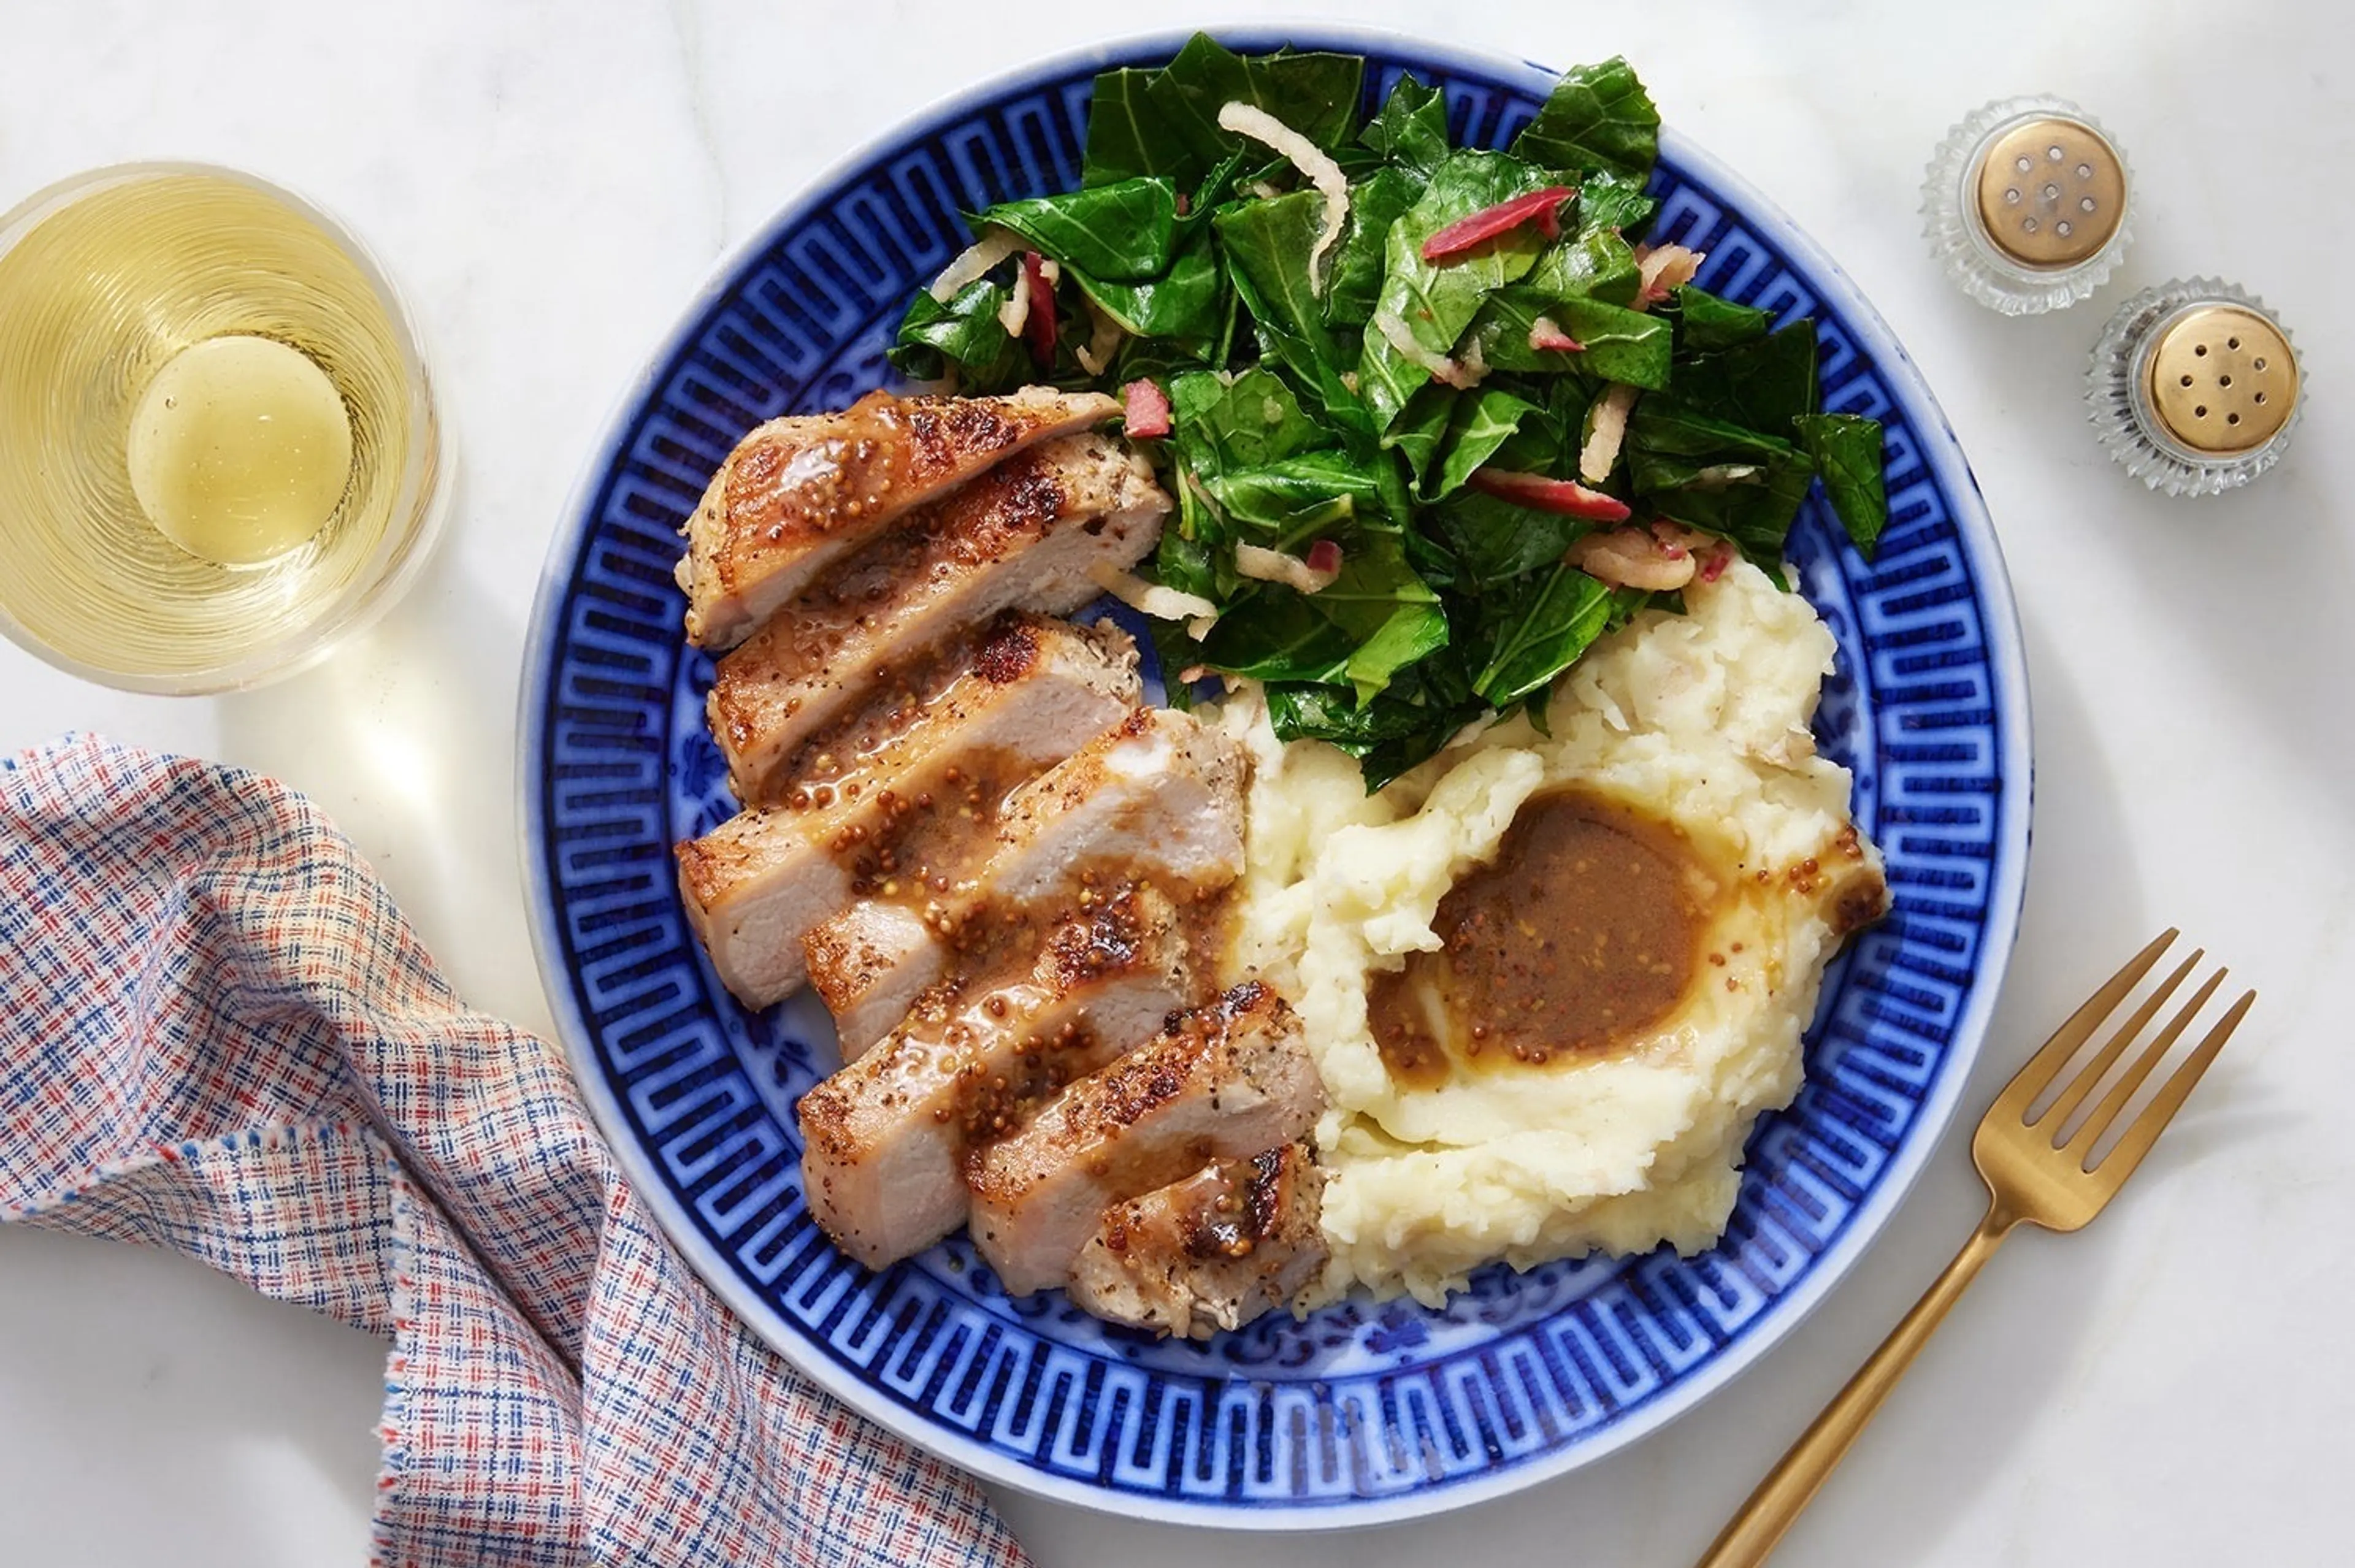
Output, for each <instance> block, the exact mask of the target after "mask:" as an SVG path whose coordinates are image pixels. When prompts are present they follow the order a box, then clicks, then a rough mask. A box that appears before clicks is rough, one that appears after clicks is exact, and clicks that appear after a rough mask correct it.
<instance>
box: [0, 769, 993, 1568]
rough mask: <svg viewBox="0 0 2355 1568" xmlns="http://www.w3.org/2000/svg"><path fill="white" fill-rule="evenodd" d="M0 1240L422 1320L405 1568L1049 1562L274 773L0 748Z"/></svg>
mask: <svg viewBox="0 0 2355 1568" xmlns="http://www.w3.org/2000/svg"><path fill="white" fill-rule="evenodd" d="M0 1221H15V1222H17V1223H22V1224H27V1225H37V1226H43V1227H47V1228H50V1229H55V1230H63V1231H77V1232H84V1233H86V1234H90V1235H97V1236H113V1237H117V1238H120V1239H122V1240H123V1241H130V1242H142V1243H148V1244H150V1245H155V1246H166V1247H173V1248H176V1249H177V1250H179V1251H181V1252H184V1253H188V1254H190V1255H191V1256H193V1257H197V1258H201V1259H202V1260H203V1261H205V1262H206V1263H208V1264H211V1265H212V1266H213V1267H215V1268H217V1269H220V1270H222V1271H223V1272H225V1273H228V1274H231V1275H236V1276H238V1277H239V1278H240V1279H243V1280H245V1281H246V1282H247V1283H248V1284H250V1285H252V1286H253V1287H254V1289H256V1290H259V1291H261V1292H262V1293H263V1294H265V1295H268V1296H276V1297H278V1298H280V1299H281V1300H285V1301H298V1302H301V1303H303V1304H304V1305H305V1306H307V1307H312V1308H314V1309H315V1310H317V1311H320V1312H325V1313H327V1314H329V1315H331V1316H333V1317H338V1318H341V1319H342V1320H344V1321H345V1322H346V1323H353V1324H357V1325H358V1326H360V1327H362V1328H368V1329H369V1330H371V1331H372V1332H375V1333H378V1334H382V1335H386V1336H389V1338H390V1339H391V1340H392V1350H391V1355H390V1360H389V1367H388V1375H387V1378H386V1389H387V1395H386V1403H385V1412H384V1421H383V1439H384V1473H383V1476H382V1477H381V1479H380V1480H379V1481H378V1488H379V1489H378V1504H377V1516H376V1534H375V1542H374V1556H375V1560H376V1561H377V1562H378V1563H383V1564H388V1565H399V1568H411V1565H416V1568H478V1565H480V1564H485V1563H514V1564H527V1565H534V1568H537V1565H539V1564H567V1565H570V1564H583V1563H598V1564H603V1563H695V1564H698V1565H701V1564H784V1563H792V1564H805V1563H806V1564H852V1563H890V1564H902V1563H908V1564H943V1565H946V1564H951V1563H954V1564H960V1565H962V1564H966V1563H981V1564H996V1565H1006V1568H1014V1565H1018V1564H1020V1563H1022V1562H1023V1556H1022V1551H1021V1548H1020V1547H1019V1546H1018V1544H1017V1543H1016V1542H1015V1541H1014V1539H1013V1537H1012V1536H1011V1535H1009V1534H1008V1533H1007V1530H1006V1528H1005V1526H1004V1525H1003V1524H1001V1523H1000V1522H999V1521H998V1520H997V1518H996V1515H995V1514H993V1513H992V1512H991V1511H990V1509H989V1506H988V1504H987V1503H986V1501H985V1500H984V1499H983V1498H982V1497H981V1495H980V1493H979V1491H978V1489H977V1488H975V1486H974V1485H973V1484H972V1482H971V1481H970V1480H968V1479H967V1478H965V1477H963V1476H962V1475H959V1474H957V1473H956V1472H954V1471H953V1470H949V1469H946V1468H944V1467H942V1466H940V1465H937V1464H935V1463H933V1462H932V1461H931V1460H930V1459H927V1458H925V1457H923V1456H922V1455H920V1454H918V1453H916V1452H914V1451H913V1450H911V1449H910V1448H909V1447H908V1446H907V1445H904V1444H902V1443H900V1442H899V1441H898V1440H896V1439H894V1438H892V1437H890V1436H888V1435H885V1434H884V1433H882V1432H880V1431H879V1430H878V1429H876V1428H875V1427H873V1426H871V1425H869V1424H868V1423H867V1422H866V1421H865V1420H863V1419H862V1418H861V1417H859V1416H858V1415H855V1414H853V1413H850V1412H848V1411H847V1410H845V1409H844V1408H842V1407H841V1406H840V1405H838V1404H837V1403H834V1401H833V1400H832V1399H830V1398H829V1397H828V1396H827V1395H826V1394H825V1393H824V1392H821V1391H820V1390H819V1389H817V1388H816V1387H815V1385H813V1384H812V1383H811V1382H810V1381H808V1380H807V1379H805V1378H804V1377H803V1376H801V1375H800V1374H799V1373H798V1372H796V1371H794V1370H793V1369H792V1368H791V1367H789V1366H787V1365H785V1364H784V1363H783V1361H781V1360H778V1359H777V1357H776V1356H775V1355H774V1354H773V1353H772V1352H771V1351H770V1350H769V1349H767V1348H765V1347H764V1346H762V1344H760V1343H759V1342H758V1341H756V1340H755V1339H753V1338H752V1337H751V1334H749V1333H748V1332H746V1330H745V1329H744V1328H743V1327H742V1326H741V1324H739V1323H738V1322H737V1321H736V1319H735V1318H734V1317H731V1316H730V1314H729V1312H728V1311H727V1309H726V1308H724V1307H721V1306H720V1304H719V1302H718V1301H717V1300H715V1299H714V1298H713V1297H712V1296H711V1294H710V1293H709V1291H707V1290H706V1289H705V1288H704V1287H703V1285H702V1284H701V1282H700V1281H698V1280H697V1279H696V1278H695V1277H694V1276H693V1275H691V1274H690V1273H689V1272H688V1270H687V1267H686V1265H685V1264H682V1263H681V1262H680V1261H679V1259H678V1257H677V1254H676V1253H673V1252H672V1251H671V1248H670V1245H669V1243H667V1242H666V1240H665V1239H664V1237H663V1236H662V1234H661V1233H660V1232H658V1231H656V1230H655V1227H654V1224H653V1223H652V1221H651V1220H650V1218H649V1216H648V1214H647V1212H646V1211H645V1206H644V1205H643V1204H642V1203H641V1202H640V1200H639V1199H638V1197H637V1195H636V1194H635V1193H634V1191H633V1190H632V1189H631V1187H630V1184H629V1183H628V1182H627V1181H625V1180H624V1179H623V1178H622V1176H621V1174H620V1172H619V1171H618V1170H617V1169H616V1168H615V1166H614V1163H613V1157H612V1155H611V1154H610V1153H609V1152H608V1151H607V1149H606V1147H605V1146H604V1144H603V1143H602V1140H601V1139H600V1138H599V1137H598V1135H597V1131H596V1129H595V1128H594V1127H593V1126H592V1125H591V1124H590V1121H589V1117H588V1115H587V1113H586V1112H585V1111H584V1110H583V1109H582V1107H581V1101H580V1099H579V1097H578V1096H577V1095H576V1093H574V1091H573V1086H572V1082H571V1079H570V1075H569V1073H568V1072H567V1071H566V1068H565V1065H564V1061H563V1059H562V1057H561V1056H560V1055H559V1052H558V1051H556V1050H555V1048H554V1047H552V1046H550V1045H549V1043H548V1042H547V1041H545V1040H538V1039H537V1038H535V1037H533V1036H531V1035H527V1034H525V1033H522V1032H521V1031H519V1030H517V1029H511V1028H509V1027H508V1026H506V1025H505V1024H502V1023H499V1022H497V1021H496V1020H495V1019H487V1018H485V1017H483V1016H482V1015H480V1014H478V1013H472V1012H469V1011H467V1010H466V1008H464V1005H463V1004H461V1003H460V1002H459V1000H458V998H457V997H455V996H454V995H453V994H452V992H451V989H450V987H449V986H448V985H447V983H445V982H444V981H443V980H442V976H441V975H440V974H439V972H438V971H436V969H435V968H434V966H433V964H432V961H431V960H430V959H429V958H428V957H427V956H426V955H425V952H424V950H423V949H422V948H421V947H420V946H419V945H418V942H417V938H416V936H415V935H414V933H411V932H410V929H409V926H408V924H407V923H406V922H404V921H403V920H402V919H401V917H400V912H398V911H397V910H395V909H394V907H393V905H392V902H391V900H390V899H389V897H388V896H387V894H386V892H385V891H384V889H383V887H382V886H381V885H380V884H378V881H377V880H376V877H375V875H374V874H373V873H372V872H371V871H370V870H369V869H368V866H367V865H366V864H365V863H364V862H363V861H362V860H361V859H359V857H358V856H357V854H356V853H355V852H354V851H353V849H352V847H351V846H350V844H348V843H346V841H345V839H344V838H343V837H342V835H340V834H339V833H337V832H336V829H335V828H334V827H332V826H331V825H330V824H329V823H328V822H327V820H326V819H325V816H322V815H321V814H320V812H319V811H318V809H317V808H316V807H315V806H314V805H311V804H310V803H309V802H308V801H306V800H304V798H303V797H302V796H300V795H295V794H293V793H292V792H290V791H289V790H287V789H286V788H284V787H283V786H282V785H280V784H274V783H272V782H271V781H270V780H268V779H263V778H259V777H256V776H255V775H253V774H251V773H242V772H240V771H238V770H236V769H234V768H226V767H220V766H217V765H215V764H212V763H199V762H191V761H187V760H185V759H179V758H170V757H161V756H156V755H154V754H152V753H148V752H138V751H133V750H128V749H125V748H123V747H119V746H114V745H111V744H108V743H105V742H103V741H96V740H91V739H86V738H85V739H74V740H69V741H63V742H61V743H59V744H58V745H56V746H53V747H50V748H48V749H45V750H41V751H37V752H30V753H26V754H23V755H20V756H18V757H16V758H15V759H13V760H6V761H0Z"/></svg>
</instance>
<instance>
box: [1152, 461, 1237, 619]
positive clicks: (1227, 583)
mask: <svg viewBox="0 0 2355 1568" xmlns="http://www.w3.org/2000/svg"><path fill="white" fill-rule="evenodd" d="M1170 488H1171V489H1173V490H1175V491H1176V492H1177V517H1175V518H1173V519H1172V520H1171V521H1170V522H1169V523H1167V525H1165V526H1164V527H1163V528H1162V530H1161V543H1160V545H1159V546H1158V547H1157V548H1156V550H1155V552H1154V557H1153V566H1154V574H1155V575H1156V577H1158V578H1159V579H1160V580H1161V581H1163V582H1165V583H1167V585H1168V586H1170V587H1172V588H1175V589H1177V591H1178V592H1181V593H1196V594H1199V595H1200V596H1201V597H1203V598H1205V599H1208V600H1209V601H1210V602H1211V603H1214V604H1215V603H1219V602H1220V601H1221V600H1223V599H1224V598H1225V597H1226V596H1227V594H1228V592H1231V590H1232V589H1233V587H1234V585H1235V575H1234V553H1235V551H1234V541H1233V540H1232V539H1230V538H1229V537H1228V534H1227V528H1226V524H1225V522H1224V521H1223V519H1221V518H1220V516H1219V514H1218V513H1217V511H1216V510H1214V509H1213V508H1212V507H1211V506H1210V503H1209V500H1208V498H1207V497H1206V496H1204V494H1203V490H1202V484H1201V481H1200V480H1199V478H1197V477H1196V476H1195V475H1194V474H1193V472H1192V471H1191V470H1190V469H1188V467H1187V466H1186V465H1185V464H1183V463H1182V462H1181V463H1180V464H1178V465H1177V472H1176V474H1175V475H1173V476H1172V480H1171V485H1170Z"/></svg>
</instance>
